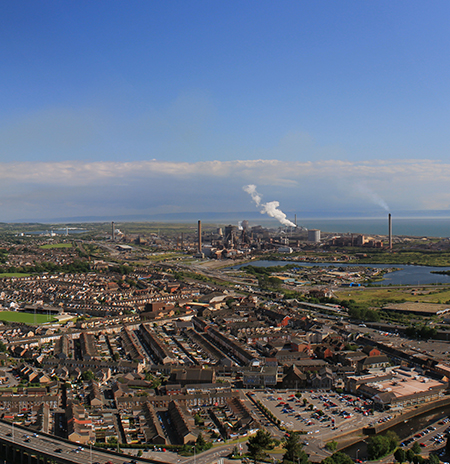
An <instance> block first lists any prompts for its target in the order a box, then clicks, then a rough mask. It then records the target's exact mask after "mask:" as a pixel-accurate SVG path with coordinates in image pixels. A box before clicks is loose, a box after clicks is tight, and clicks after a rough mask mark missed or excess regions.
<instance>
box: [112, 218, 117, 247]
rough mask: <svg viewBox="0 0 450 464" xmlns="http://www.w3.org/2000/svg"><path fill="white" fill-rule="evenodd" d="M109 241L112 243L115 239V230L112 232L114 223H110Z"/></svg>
mask: <svg viewBox="0 0 450 464" xmlns="http://www.w3.org/2000/svg"><path fill="white" fill-rule="evenodd" d="M111 239H112V241H113V242H114V240H115V239H116V236H115V230H114V221H113V222H111Z"/></svg>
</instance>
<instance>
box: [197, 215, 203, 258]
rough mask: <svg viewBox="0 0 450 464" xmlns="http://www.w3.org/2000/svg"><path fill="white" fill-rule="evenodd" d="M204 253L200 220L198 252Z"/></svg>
mask: <svg viewBox="0 0 450 464" xmlns="http://www.w3.org/2000/svg"><path fill="white" fill-rule="evenodd" d="M201 253H202V221H198V254H199V255H200V254H201Z"/></svg>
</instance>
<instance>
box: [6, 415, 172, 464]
mask: <svg viewBox="0 0 450 464" xmlns="http://www.w3.org/2000/svg"><path fill="white" fill-rule="evenodd" d="M36 435H37V436H36ZM0 438H1V439H2V440H3V441H7V442H11V443H15V444H17V445H21V446H23V447H25V448H28V449H29V450H31V451H36V452H40V453H45V454H47V455H49V456H53V457H54V458H55V459H57V458H60V459H66V460H67V461H69V462H72V463H75V464H76V463H79V464H92V463H94V462H100V463H105V462H108V461H110V462H112V464H122V463H123V462H128V461H129V460H130V459H131V458H130V459H128V458H124V456H120V455H117V456H115V455H113V454H110V453H106V452H103V451H97V450H95V449H91V448H90V447H89V446H87V447H84V449H81V448H79V445H78V444H76V443H73V444H72V443H67V442H65V441H61V440H58V439H57V438H56V437H51V436H49V435H43V434H33V433H32V432H30V431H28V430H26V429H23V428H18V427H15V426H13V425H12V424H8V423H4V422H0ZM137 461H138V462H139V463H143V462H145V461H140V460H139V459H137ZM161 463H164V461H163V460H161Z"/></svg>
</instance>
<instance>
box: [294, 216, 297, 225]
mask: <svg viewBox="0 0 450 464" xmlns="http://www.w3.org/2000/svg"><path fill="white" fill-rule="evenodd" d="M294 222H295V227H297V215H295V221H294Z"/></svg>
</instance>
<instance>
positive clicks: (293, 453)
mask: <svg viewBox="0 0 450 464" xmlns="http://www.w3.org/2000/svg"><path fill="white" fill-rule="evenodd" d="M283 448H284V449H285V450H286V452H285V453H284V456H283V463H289V462H295V463H297V462H298V463H301V464H307V462H308V456H307V455H306V453H305V452H304V451H303V444H302V443H301V442H300V434H299V433H297V432H292V433H291V434H290V435H289V437H288V438H287V439H286V441H285V442H284V444H283Z"/></svg>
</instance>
